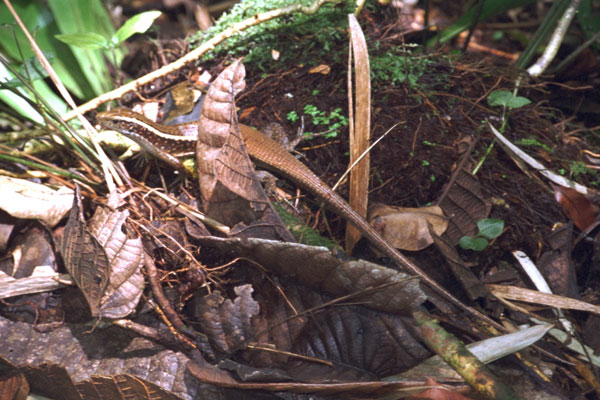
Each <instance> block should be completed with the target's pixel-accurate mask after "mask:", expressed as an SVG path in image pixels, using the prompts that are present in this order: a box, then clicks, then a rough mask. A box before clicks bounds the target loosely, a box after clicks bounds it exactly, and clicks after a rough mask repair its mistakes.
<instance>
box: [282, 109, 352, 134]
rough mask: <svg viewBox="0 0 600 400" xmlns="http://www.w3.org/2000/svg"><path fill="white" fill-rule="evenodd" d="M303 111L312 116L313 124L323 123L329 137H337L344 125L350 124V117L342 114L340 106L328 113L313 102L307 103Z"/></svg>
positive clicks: (295, 115)
mask: <svg viewBox="0 0 600 400" xmlns="http://www.w3.org/2000/svg"><path fill="white" fill-rule="evenodd" d="M303 113H304V115H307V116H309V117H311V118H312V123H313V125H322V126H324V127H325V128H326V129H325V131H326V132H327V133H326V134H325V135H324V136H325V137H326V138H328V139H329V138H334V137H336V136H337V134H338V130H339V129H340V128H342V127H343V126H347V125H348V117H346V116H345V115H343V114H342V109H341V108H339V107H338V108H336V109H334V110H333V111H331V112H329V113H327V112H326V111H321V110H319V109H318V108H317V107H316V106H314V105H312V104H307V105H305V106H304V109H303ZM290 114H292V113H289V114H288V120H290ZM297 116H298V115H297V114H295V113H294V115H292V118H294V117H297ZM290 121H291V120H290ZM312 134H313V133H312V132H305V135H312Z"/></svg>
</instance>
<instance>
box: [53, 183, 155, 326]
mask: <svg viewBox="0 0 600 400" xmlns="http://www.w3.org/2000/svg"><path fill="white" fill-rule="evenodd" d="M110 196H111V198H109V205H110V204H114V203H116V202H117V200H118V194H116V193H115V194H111V195H110ZM75 197H76V199H75V205H74V207H73V210H72V211H71V215H70V216H69V221H68V222H67V226H66V227H65V232H64V234H63V238H62V241H61V249H62V252H63V257H64V259H65V267H66V268H67V271H69V273H70V274H71V276H73V279H74V280H75V282H76V284H77V286H78V287H79V288H80V289H81V290H82V291H83V294H84V296H85V297H86V300H87V301H88V304H89V305H90V310H91V313H92V316H102V317H106V318H122V317H125V316H127V315H128V314H130V313H131V312H132V311H133V309H134V308H135V307H136V305H137V303H138V302H139V299H140V297H141V295H142V291H143V289H144V277H143V275H142V272H141V268H142V264H143V258H142V255H143V248H142V243H141V240H140V239H139V238H135V239H128V238H127V236H126V235H125V233H124V232H123V225H124V223H125V220H126V219H127V217H128V216H129V211H127V210H125V211H117V210H115V211H110V210H108V209H105V208H101V207H99V208H98V209H97V210H96V214H95V215H94V216H93V217H92V219H91V220H90V225H89V230H88V229H87V228H86V226H85V219H84V216H83V212H82V210H81V207H82V205H81V200H80V199H79V197H78V196H77V193H76V196H75Z"/></svg>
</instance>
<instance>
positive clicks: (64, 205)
mask: <svg viewBox="0 0 600 400" xmlns="http://www.w3.org/2000/svg"><path fill="white" fill-rule="evenodd" d="M0 187H2V196H0V209H2V210H4V211H6V212H7V213H9V214H10V215H12V216H13V217H16V218H24V219H27V218H28V219H32V218H35V219H40V220H42V221H44V223H45V224H46V225H48V226H50V227H52V226H54V225H56V224H58V222H59V221H60V220H61V219H62V218H63V217H64V216H65V215H67V213H68V212H69V209H70V206H71V203H72V202H73V199H72V197H73V191H72V190H71V189H69V188H66V187H62V188H60V189H59V190H54V189H51V188H49V187H47V186H45V185H41V184H39V183H35V182H31V181H28V180H25V179H16V178H11V177H8V176H0Z"/></svg>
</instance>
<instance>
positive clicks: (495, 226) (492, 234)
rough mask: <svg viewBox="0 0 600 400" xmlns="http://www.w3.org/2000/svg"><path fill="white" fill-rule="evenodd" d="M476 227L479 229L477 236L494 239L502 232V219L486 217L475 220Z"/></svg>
mask: <svg viewBox="0 0 600 400" xmlns="http://www.w3.org/2000/svg"><path fill="white" fill-rule="evenodd" d="M477 228H478V229H479V236H483V237H486V238H488V239H490V240H491V239H495V238H497V237H498V236H500V235H501V234H502V230H504V221H502V220H501V219H496V218H486V219H480V220H479V221H477Z"/></svg>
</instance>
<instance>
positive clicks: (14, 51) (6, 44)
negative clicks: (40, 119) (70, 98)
mask: <svg viewBox="0 0 600 400" xmlns="http://www.w3.org/2000/svg"><path fill="white" fill-rule="evenodd" d="M13 6H14V7H15V11H16V12H17V14H19V16H20V17H21V19H22V20H23V23H24V24H25V26H26V27H27V29H28V30H29V31H30V32H32V33H34V35H35V40H36V42H37V44H38V46H39V47H40V48H41V49H42V51H43V52H44V54H46V55H48V54H49V55H53V56H55V57H53V60H51V61H50V63H51V65H52V67H53V68H54V70H55V71H56V73H57V74H58V76H59V77H60V79H61V80H62V82H63V83H64V84H65V86H66V87H67V88H68V89H69V91H71V93H73V94H74V95H75V96H77V97H79V98H84V97H87V96H93V92H92V90H91V87H90V85H89V83H88V82H87V81H86V79H85V76H84V75H83V73H82V71H81V70H80V69H79V66H78V63H77V60H76V59H75V58H74V57H73V53H72V52H71V49H70V48H69V46H67V45H66V44H64V43H62V42H60V41H58V40H57V39H56V38H55V37H54V35H56V34H59V33H60V32H59V30H58V26H57V25H56V22H55V21H54V18H53V16H52V14H51V13H50V10H49V9H48V8H47V7H46V6H45V4H44V3H43V2H42V1H41V0H32V1H19V2H13ZM0 24H2V26H1V27H0V51H1V52H2V53H3V54H4V55H6V56H7V57H9V58H10V59H11V63H12V64H13V65H14V66H15V67H16V68H19V67H17V64H18V63H23V59H25V60H28V59H32V58H33V57H35V54H34V53H33V50H31V46H30V44H29V41H28V40H27V38H26V37H25V35H24V34H23V32H22V31H21V29H19V27H18V26H16V24H15V22H14V18H13V16H12V15H11V14H10V13H9V11H8V8H7V7H0ZM58 55H60V56H58Z"/></svg>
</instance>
